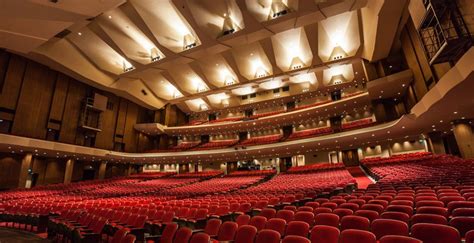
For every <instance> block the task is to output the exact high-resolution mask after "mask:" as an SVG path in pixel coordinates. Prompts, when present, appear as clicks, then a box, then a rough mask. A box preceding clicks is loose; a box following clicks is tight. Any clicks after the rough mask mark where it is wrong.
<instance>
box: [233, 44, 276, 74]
mask: <svg viewBox="0 0 474 243" xmlns="http://www.w3.org/2000/svg"><path fill="white" fill-rule="evenodd" d="M232 54H233V55H234V58H235V60H236V63H237V66H238V68H239V71H240V74H241V75H242V76H244V77H245V78H246V79H248V80H253V79H259V78H264V77H266V76H269V75H272V74H273V68H272V65H271V63H270V60H268V57H267V56H266V55H265V51H264V50H263V48H262V46H261V45H260V44H259V43H252V44H248V45H245V46H239V47H235V48H234V49H232Z"/></svg>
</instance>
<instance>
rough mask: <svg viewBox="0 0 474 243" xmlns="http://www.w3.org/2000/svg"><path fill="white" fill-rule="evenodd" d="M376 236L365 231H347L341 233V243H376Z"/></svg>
mask: <svg viewBox="0 0 474 243" xmlns="http://www.w3.org/2000/svg"><path fill="white" fill-rule="evenodd" d="M376 242H377V240H376V238H375V235H374V234H373V233H371V232H368V231H365V230H357V229H347V230H343V231H342V232H341V235H340V238H339V243H376Z"/></svg>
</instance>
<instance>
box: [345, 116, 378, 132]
mask: <svg viewBox="0 0 474 243" xmlns="http://www.w3.org/2000/svg"><path fill="white" fill-rule="evenodd" d="M374 122H375V121H374V120H373V119H372V117H369V118H364V119H360V120H356V121H351V122H346V123H342V125H341V128H342V129H343V130H349V129H354V128H361V127H367V126H370V125H372V123H374Z"/></svg>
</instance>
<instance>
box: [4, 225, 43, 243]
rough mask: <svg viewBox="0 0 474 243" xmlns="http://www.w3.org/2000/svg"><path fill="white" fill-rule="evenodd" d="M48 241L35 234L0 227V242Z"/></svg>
mask: <svg viewBox="0 0 474 243" xmlns="http://www.w3.org/2000/svg"><path fill="white" fill-rule="evenodd" d="M4 242H5V243H50V242H51V241H50V240H46V239H42V238H40V237H38V236H37V235H35V234H33V233H30V232H26V231H21V230H16V229H11V228H3V227H0V243H4Z"/></svg>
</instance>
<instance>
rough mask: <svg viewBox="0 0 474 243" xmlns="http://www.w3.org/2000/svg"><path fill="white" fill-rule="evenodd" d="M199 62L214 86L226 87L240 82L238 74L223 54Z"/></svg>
mask: <svg viewBox="0 0 474 243" xmlns="http://www.w3.org/2000/svg"><path fill="white" fill-rule="evenodd" d="M198 62H199V66H200V67H201V69H202V71H203V73H204V74H205V75H206V78H207V79H208V80H209V82H211V83H212V84H213V85H214V86H216V87H224V86H229V85H234V84H237V83H239V80H238V78H237V74H236V73H235V72H234V70H232V68H231V67H230V65H229V64H228V63H227V61H226V60H225V59H224V57H222V56H221V55H215V56H212V57H209V58H205V59H202V60H199V61H198Z"/></svg>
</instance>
